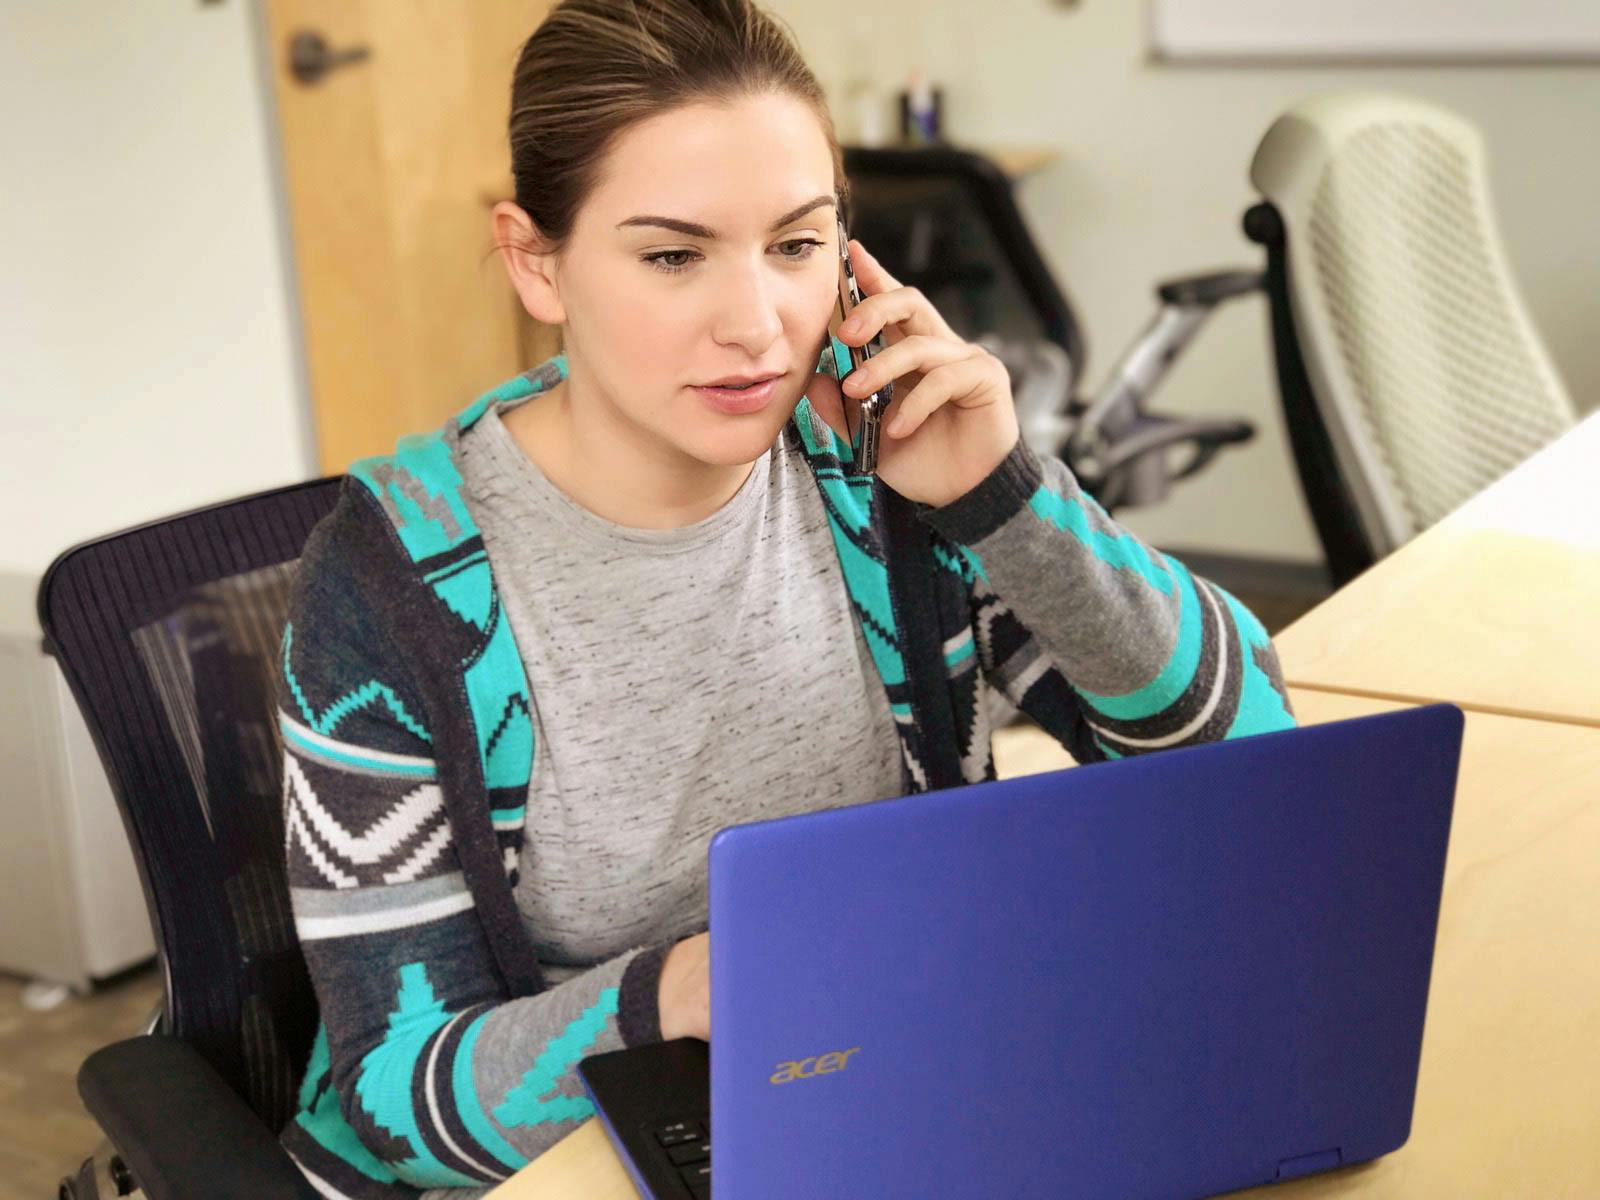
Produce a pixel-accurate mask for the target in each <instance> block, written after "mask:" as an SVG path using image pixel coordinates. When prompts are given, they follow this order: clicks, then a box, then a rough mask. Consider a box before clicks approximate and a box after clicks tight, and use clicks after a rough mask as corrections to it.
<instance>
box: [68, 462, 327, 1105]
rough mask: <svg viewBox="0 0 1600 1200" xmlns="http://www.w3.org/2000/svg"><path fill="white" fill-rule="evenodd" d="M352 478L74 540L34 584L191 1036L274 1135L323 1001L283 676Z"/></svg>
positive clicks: (176, 1016) (173, 1006)
mask: <svg viewBox="0 0 1600 1200" xmlns="http://www.w3.org/2000/svg"><path fill="white" fill-rule="evenodd" d="M339 485H340V478H339V477H335V478H332V479H323V480H317V481H315V482H312V483H306V484H297V485H295V486H292V487H288V488H281V489H277V490H274V491H270V492H264V493H261V494H258V495H254V496H249V497H245V498H242V499H238V500H233V501H230V502H227V503H223V504H219V505H216V506H213V507H210V508H205V509H201V510H198V511H195V512H189V513H185V514H182V515H180V516H176V517H171V518H168V519H165V520H161V521H156V522H152V523H150V524H146V525H142V526H139V527H137V528H133V529H129V530H125V531H123V532H120V533H115V534H111V535H109V536H107V537H102V538H98V539H96V540H94V541H91V542H86V543H84V544H82V545H79V546H75V547H73V548H72V549H70V550H67V551H65V552H64V553H63V554H61V555H60V556H59V557H58V558H57V559H56V561H55V562H54V563H53V564H52V565H51V567H50V569H49V571H48V572H47V573H46V574H45V577H44V579H43V581H42V582H41V583H40V586H39V617H40V621H41V623H42V624H43V626H44V630H45V642H46V648H47V649H49V650H50V651H51V652H52V653H54V654H55V656H56V657H57V659H58V660H59V661H60V664H61V668H62V671H63V673H64V674H65V676H66V679H67V681H68V684H69V685H70V687H71V689H72V694H73V696H74V697H75V698H76V700H77V702H78V706H79V708H80V709H81V710H82V712H83V715H84V720H85V722H86V723H87V725H88V727H89V730H90V733H91V734H92V735H93V737H94V741H95V745H96V747H97V749H98V750H99V753H100V759H101V762H102V763H103V764H104V766H105V769H106V774H107V776H108V777H109V780H110V784H111V790H112V792H113V794H114V795H115V796H116V801H117V806H118V808H119V809H120V811H121V813H122V819H123V823H124V826H125V827H126V829H127V833H128V838H129V841H130V843H131V844H132V847H133V854H134V859H135V861H136V863H137V864H138V867H139V874H140V879H141V881H142V883H143V885H144V892H145V901H146V904H147V905H148V907H149V911H150V921H151V926H152V928H153V930H154V933H155V941H156V950H157V956H158V958H159V961H160V963H161V967H162V971H163V975H164V981H165V985H166V1004H165V1010H164V1013H163V1016H162V1021H161V1025H160V1028H161V1031H162V1032H165V1033H171V1034H174V1035H176V1036H178V1037H181V1038H183V1039H184V1040H185V1041H187V1042H189V1043H190V1044H191V1045H193V1046H194V1047H195V1048H196V1049H198V1050H199V1051H200V1052H201V1053H202V1054H203V1055H204V1056H205V1057H206V1059H207V1060H208V1061H209V1062H210V1063H211V1064H212V1065H213V1066H214V1067H216V1069H217V1070H218V1071H219V1072H220V1073H221V1074H222V1076H223V1078H224V1079H226V1080H227V1081H228V1082H229V1083H230V1084H231V1085H232V1086H233V1088H234V1090H235V1091H237V1092H238V1093H239V1095H240V1096H242V1097H243V1098H244V1099H245V1101H246V1102H247V1103H248V1104H249V1105H250V1106H251V1108H252V1109H254V1110H255V1112H256V1113H257V1115H259V1116H260V1117H261V1118H262V1120H263V1121H265V1122H266V1123H267V1124H268V1125H269V1127H270V1128H272V1129H274V1130H278V1129H281V1128H282V1126H283V1124H284V1123H285V1122H286V1121H287V1120H288V1119H289V1117H290V1116H291V1114H292V1112H293V1110H294V1100H295V1095H294V1087H295V1084H296V1083H297V1081H298V1076H299V1072H300V1071H302V1070H303V1069H304V1067H305V1063H306V1059H307V1057H308V1055H309V1054H310V1049H311V1039H312V1037H313V1035H314V1033H315V1030H316V1023H317V1006H316V999H315V996H314V994H313V992H312V990H311V983H310V979H309V976H308V975H307V973H306V968H305V962H304V960H303V958H302V956H301V953H300V948H299V943H298V942H297V940H296V938H295V935H294V927H293V924H292V920H291V913H290V909H289V897H288V888H287V884H286V878H285V871H284V863H283V814H282V808H281V795H282V792H281V787H280V781H281V775H282V761H283V759H282V752H281V746H280V742H279V734H278V727H277V720H276V712H275V704H274V690H275V678H276V675H275V673H276V672H277V671H278V670H279V669H280V667H279V662H278V659H279V654H280V652H281V639H282V634H283V625H284V621H285V620H286V617H287V606H288V589H289V584H290V581H291V579H292V576H293V572H294V568H295V565H296V563H297V562H298V559H299V555H300V551H301V547H302V546H303V545H304V543H305V539H306V536H307V534H309V533H310V531H311V528H312V526H314V525H315V524H316V523H317V521H319V520H320V519H321V518H322V517H323V516H324V515H326V514H327V513H328V511H329V510H330V509H331V508H332V507H333V503H334V500H335V498H336V497H337V494H338V490H339Z"/></svg>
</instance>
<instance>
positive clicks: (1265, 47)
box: [1147, 0, 1600, 62]
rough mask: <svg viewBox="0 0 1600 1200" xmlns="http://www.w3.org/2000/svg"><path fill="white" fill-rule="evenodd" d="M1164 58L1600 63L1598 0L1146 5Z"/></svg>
mask: <svg viewBox="0 0 1600 1200" xmlns="http://www.w3.org/2000/svg"><path fill="white" fill-rule="evenodd" d="M1147 3H1148V5H1149V8H1148V13H1147V15H1148V19H1149V27H1150V50H1151V53H1152V55H1153V56H1155V57H1157V58H1163V59H1208V58H1209V59H1263V60H1268V59H1280V60H1281V59H1325V60H1351V59H1359V60H1381V59H1395V58H1399V59H1409V60H1422V59H1439V60H1452V59H1454V60H1468V61H1483V60H1498V61H1505V60H1528V61H1535V62H1538V61H1550V60H1561V61H1575V60H1585V61H1588V60H1595V59H1600V0H1337V2H1332V0H1147Z"/></svg>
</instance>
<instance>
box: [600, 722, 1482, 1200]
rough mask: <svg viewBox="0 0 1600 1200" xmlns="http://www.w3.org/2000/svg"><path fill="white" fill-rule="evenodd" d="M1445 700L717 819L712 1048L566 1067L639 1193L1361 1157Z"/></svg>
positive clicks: (1383, 1067) (1438, 799) (885, 1199)
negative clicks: (777, 813)
mask: <svg viewBox="0 0 1600 1200" xmlns="http://www.w3.org/2000/svg"><path fill="white" fill-rule="evenodd" d="M1463 723H1464V720H1463V717H1462V714H1461V710H1460V709H1459V708H1457V707H1455V706H1454V705H1449V704H1436V705H1428V706H1424V707H1419V708H1410V709H1404V710H1400V711H1396V712H1392V713H1383V714H1378V715H1374V716H1365V717H1357V718H1354V719H1351V720H1346V721H1338V722H1333V723H1331V724H1324V725H1312V726H1305V727H1302V728H1298V729H1292V730H1284V731H1281V732H1276V733H1266V734H1260V735H1257V736H1253V737H1249V738H1241V739H1237V740H1233V741H1221V742H1213V743H1208V744H1206V745H1202V746H1195V747H1185V748H1182V749H1172V750H1164V751H1161V752H1159V753H1155V754H1149V755H1143V756H1139V757H1134V758H1127V759H1120V760H1114V761H1111V762H1107V763H1096V764H1091V765H1086V766H1081V767H1073V768H1068V769H1064V770H1060V771H1053V772H1048V773H1044V774H1038V775H1030V776H1025V777H1021V778H1013V779H1008V780H1001V781H995V782H988V783H980V784H972V785H968V786H965V787H957V788H949V789H944V790H940V791H933V792H924V793H921V794H917V795H913V796H906V797H901V798H897V799H891V800H879V801H874V802H871V803H867V804H859V805H853V806H850V807H847V808H836V809H830V810H826V811H821V812H813V813H805V814H801V815H798V816H791V817H783V818H779V819H775V820H766V821H757V822H751V823H748V824H743V825H736V826H731V827H729V828H727V829H725V830H722V831H721V832H719V833H718V834H717V835H716V836H715V838H713V840H712V842H711V845H710V848H709V852H708V856H709V869H710V906H709V907H710V930H711V991H712V995H711V1033H712V1044H711V1045H710V1046H707V1045H706V1043H704V1042H701V1041H698V1040H697V1039H692V1038H681V1039H676V1040H674V1041H671V1042H663V1043H659V1044H656V1045H650V1046H639V1047H633V1048H629V1049H625V1050H620V1051H615V1052H612V1053H606V1054H597V1055H591V1056H589V1057H587V1058H585V1059H584V1060H583V1061H582V1062H581V1063H580V1066H579V1070H580V1073H581V1076H582V1079H583V1082H584V1086H585V1088H586V1089H587V1091H588V1094H589V1097H590V1099H591V1100H592V1101H593V1103H594V1105H595V1109H596V1111H597V1113H598V1115H599V1116H600V1118H601V1121H602V1123H603V1125H604V1128H605V1130H606V1133H607V1135H608V1137H609V1138H610V1139H611V1142H612V1144H613V1145H614V1146H615V1147H616V1149H617V1151H618V1153H619V1155H620V1156H621V1158H622V1160H623V1162H624V1164H625V1165H626V1166H627V1168H628V1170H629V1172H630V1174H631V1175H632V1177H633V1180H634V1183H635V1184H636V1186H637V1187H638V1189H639V1192H640V1194H641V1195H643V1196H646V1197H651V1198H653V1200H669V1198H671V1200H693V1198H698V1197H705V1196H709V1195H711V1194H712V1188H713V1187H714V1188H715V1194H716V1195H717V1196H718V1197H719V1200H745V1198H746V1197H753V1198H759V1200H816V1198H817V1197H829V1198H830V1200H850V1198H853V1197H862V1198H867V1197H870V1198H872V1200H893V1198H897V1197H905V1198H907V1200H911V1198H915V1200H928V1198H929V1197H942V1196H985V1197H987V1196H996V1197H998V1196H1004V1197H1007V1198H1008V1200H1011V1198H1024V1197H1040V1198H1043V1197H1051V1198H1054V1197H1059V1196H1064V1195H1071V1196H1074V1197H1084V1198H1096V1197H1099V1198H1107V1200H1109V1198H1111V1197H1118V1198H1122V1197H1198V1196H1207V1195H1212V1194H1214V1193H1217V1192H1221V1191H1227V1190H1230V1189H1233V1188H1241V1187H1246V1186H1250V1185H1254V1184H1260V1183H1267V1182H1270V1181H1273V1180H1282V1179H1292V1178H1296V1177H1299V1176H1303V1175H1307V1174H1310V1173H1312V1172H1316V1171H1322V1170H1326V1169H1329V1168H1332V1167H1337V1166H1342V1165H1346V1164H1349V1163H1356V1162H1361V1161H1364V1160H1367V1159H1372V1158H1376V1157H1378V1156H1379V1155H1383V1154H1387V1153H1389V1152H1390V1151H1393V1150H1395V1149H1397V1148H1398V1147H1400V1146H1401V1145H1402V1144H1404V1142H1405V1140H1406V1138H1407V1136H1408V1135H1409V1132H1410V1125H1411V1112H1412V1103H1413V1100H1414V1098H1415V1093H1416V1083H1417V1069H1418V1061H1419V1057H1420V1053H1421V1044H1422V1030H1423V1016H1424V1012H1425V1010H1426V1007H1427V998H1428V979H1429V972H1430V969H1431V965H1432V959H1433V946H1434V933H1435V928H1436V925H1437V922H1438V915H1439V898H1440V891H1441V889H1442V886H1443V879H1444V866H1445V848H1446V845H1447V843H1448V841H1449V833H1450V817H1451V809H1452V802H1453V799H1454V794H1455V784H1456V772H1457V767H1458V764H1459V758H1460V749H1461V736H1462V728H1463ZM712 1129H715V1130H716V1137H715V1147H716V1148H715V1151H713V1150H712V1142H713V1139H712V1137H711V1131H712Z"/></svg>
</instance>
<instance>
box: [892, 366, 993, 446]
mask: <svg viewBox="0 0 1600 1200" xmlns="http://www.w3.org/2000/svg"><path fill="white" fill-rule="evenodd" d="M990 382H991V376H990V372H989V367H988V364H987V363H985V362H984V361H983V358H982V357H981V356H978V355H974V356H973V357H971V358H964V359H961V360H960V361H959V362H952V363H946V364H945V365H943V366H941V367H937V368H935V369H934V370H932V371H930V372H928V374H927V375H926V376H924V377H923V380H922V382H921V383H919V384H917V386H916V387H914V388H912V389H911V391H910V393H909V394H908V395H906V396H904V397H902V398H899V399H897V400H896V401H895V405H894V407H895V411H894V412H893V413H891V414H889V419H888V420H887V421H886V422H885V424H884V428H883V431H884V433H886V434H887V435H888V436H890V437H892V438H897V439H898V438H907V437H910V436H911V435H912V434H913V433H915V432H916V431H917V430H918V429H920V428H922V424H923V422H924V421H926V420H927V419H928V418H929V417H930V416H932V415H933V414H934V413H935V412H937V411H938V410H939V409H941V408H943V407H944V406H945V405H946V404H948V403H950V401H952V400H954V399H956V398H958V397H961V396H966V395H969V394H971V393H973V392H977V391H981V390H982V389H983V388H984V387H986V386H987V385H988V384H989V383H990Z"/></svg>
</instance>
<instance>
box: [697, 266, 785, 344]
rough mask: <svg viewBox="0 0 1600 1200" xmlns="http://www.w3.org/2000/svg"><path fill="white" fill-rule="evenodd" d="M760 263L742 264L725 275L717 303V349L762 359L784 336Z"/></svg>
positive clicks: (775, 295)
mask: <svg viewBox="0 0 1600 1200" xmlns="http://www.w3.org/2000/svg"><path fill="white" fill-rule="evenodd" d="M766 272H767V268H766V266H765V265H764V264H763V263H760V262H757V263H754V264H750V263H743V264H741V265H739V266H738V267H736V268H734V269H733V270H732V271H731V272H730V273H729V275H728V277H727V279H726V281H725V283H724V286H723V288H722V295H721V296H720V297H719V298H718V302H717V317H716V327H715V329H714V330H713V333H712V336H713V337H714V338H715V340H716V342H717V344H718V345H722V346H738V347H740V348H741V349H743V350H744V351H745V352H746V353H747V354H749V356H750V357H751V358H762V357H764V356H765V355H766V352H767V349H768V348H769V347H770V346H771V345H772V343H773V342H774V341H776V340H777V338H778V336H779V335H780V334H781V333H782V332H783V314H782V313H780V312H779V311H778V305H777V292H776V290H775V289H774V288H773V287H772V281H771V280H770V279H768V278H767V274H766Z"/></svg>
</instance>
